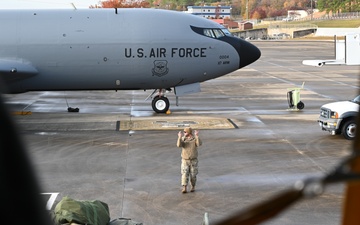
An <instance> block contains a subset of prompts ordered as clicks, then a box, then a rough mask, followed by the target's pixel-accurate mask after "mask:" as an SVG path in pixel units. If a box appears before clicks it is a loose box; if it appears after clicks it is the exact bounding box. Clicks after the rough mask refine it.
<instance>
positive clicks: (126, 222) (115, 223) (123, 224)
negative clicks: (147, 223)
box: [109, 218, 143, 225]
mask: <svg viewBox="0 0 360 225" xmlns="http://www.w3.org/2000/svg"><path fill="white" fill-rule="evenodd" d="M109 225H143V224H142V223H138V222H135V221H133V220H132V219H128V218H117V219H114V220H112V221H110V223H109Z"/></svg>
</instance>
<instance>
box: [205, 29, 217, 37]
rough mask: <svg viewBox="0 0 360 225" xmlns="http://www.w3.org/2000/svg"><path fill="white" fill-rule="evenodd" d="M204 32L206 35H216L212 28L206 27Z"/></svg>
mask: <svg viewBox="0 0 360 225" xmlns="http://www.w3.org/2000/svg"><path fill="white" fill-rule="evenodd" d="M204 34H205V36H208V37H212V38H215V35H214V33H213V31H212V29H204Z"/></svg>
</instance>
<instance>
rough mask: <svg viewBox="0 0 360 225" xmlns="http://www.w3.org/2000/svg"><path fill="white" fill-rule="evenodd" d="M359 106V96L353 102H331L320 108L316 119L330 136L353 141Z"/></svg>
mask: <svg viewBox="0 0 360 225" xmlns="http://www.w3.org/2000/svg"><path fill="white" fill-rule="evenodd" d="M359 104H360V95H359V96H357V97H356V98H354V99H353V100H349V101H340V102H333V103H328V104H325V105H323V106H321V108H320V116H319V119H318V122H319V125H320V127H321V128H322V130H325V131H329V132H330V133H331V134H332V135H335V134H342V135H343V136H344V137H345V138H346V139H348V140H352V139H354V138H355V133H356V117H357V114H358V111H359Z"/></svg>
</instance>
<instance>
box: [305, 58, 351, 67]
mask: <svg viewBox="0 0 360 225" xmlns="http://www.w3.org/2000/svg"><path fill="white" fill-rule="evenodd" d="M302 64H303V65H306V66H318V67H321V66H323V65H343V64H345V61H344V60H336V59H332V60H303V62H302Z"/></svg>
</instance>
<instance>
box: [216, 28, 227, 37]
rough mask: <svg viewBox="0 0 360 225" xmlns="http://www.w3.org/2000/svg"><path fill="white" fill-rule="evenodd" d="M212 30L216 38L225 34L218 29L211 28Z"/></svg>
mask: <svg viewBox="0 0 360 225" xmlns="http://www.w3.org/2000/svg"><path fill="white" fill-rule="evenodd" d="M213 31H214V34H215V37H216V38H221V37H224V36H225V34H224V33H223V32H222V30H220V29H213Z"/></svg>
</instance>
